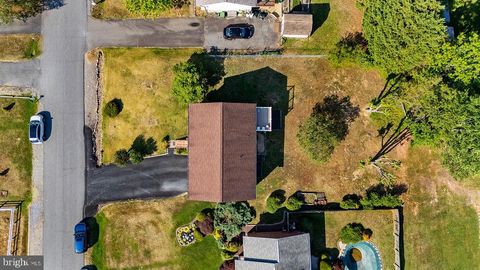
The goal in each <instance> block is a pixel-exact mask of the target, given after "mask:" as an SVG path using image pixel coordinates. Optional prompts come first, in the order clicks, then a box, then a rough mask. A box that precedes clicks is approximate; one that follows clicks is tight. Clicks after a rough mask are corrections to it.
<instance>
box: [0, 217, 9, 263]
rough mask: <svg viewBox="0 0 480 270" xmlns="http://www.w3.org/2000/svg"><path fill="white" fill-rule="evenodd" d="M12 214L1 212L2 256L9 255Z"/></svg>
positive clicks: (0, 244) (0, 248)
mask: <svg viewBox="0 0 480 270" xmlns="http://www.w3.org/2000/svg"><path fill="white" fill-rule="evenodd" d="M9 224H10V212H7V211H0V256H2V255H3V256H4V255H6V254H7V244H8V231H9Z"/></svg>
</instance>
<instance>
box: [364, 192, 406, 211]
mask: <svg viewBox="0 0 480 270" xmlns="http://www.w3.org/2000/svg"><path fill="white" fill-rule="evenodd" d="M360 204H361V205H362V207H363V209H374V208H376V207H380V208H381V207H386V208H396V207H400V206H402V205H403V201H402V199H401V198H400V196H398V195H394V194H390V193H385V194H379V193H375V192H371V193H369V194H367V197H365V198H362V199H361V200H360Z"/></svg>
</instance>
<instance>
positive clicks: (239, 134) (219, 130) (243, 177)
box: [188, 102, 257, 202]
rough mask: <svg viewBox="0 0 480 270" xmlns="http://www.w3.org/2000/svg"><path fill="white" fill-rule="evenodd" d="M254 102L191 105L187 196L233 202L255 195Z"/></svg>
mask: <svg viewBox="0 0 480 270" xmlns="http://www.w3.org/2000/svg"><path fill="white" fill-rule="evenodd" d="M256 128H257V116H256V104H254V103H224V102H218V103H197V104H191V105H190V106H189V108H188V153H189V154H188V198H189V199H190V200H197V201H209V202H231V201H246V200H252V199H255V198H256V184H257V133H256Z"/></svg>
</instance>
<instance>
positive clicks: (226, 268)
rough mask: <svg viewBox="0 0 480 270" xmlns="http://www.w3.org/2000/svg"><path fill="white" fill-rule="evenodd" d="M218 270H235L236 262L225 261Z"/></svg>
mask: <svg viewBox="0 0 480 270" xmlns="http://www.w3.org/2000/svg"><path fill="white" fill-rule="evenodd" d="M218 270H235V261H234V260H228V261H224V262H223V263H222V265H220V268H219V269H218Z"/></svg>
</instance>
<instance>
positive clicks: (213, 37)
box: [203, 17, 280, 51]
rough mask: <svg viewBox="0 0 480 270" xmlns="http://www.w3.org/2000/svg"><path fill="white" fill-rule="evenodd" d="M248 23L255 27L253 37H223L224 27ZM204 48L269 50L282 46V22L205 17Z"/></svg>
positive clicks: (270, 19)
mask: <svg viewBox="0 0 480 270" xmlns="http://www.w3.org/2000/svg"><path fill="white" fill-rule="evenodd" d="M241 23H248V24H252V25H253V26H254V27H255V32H254V34H253V37H251V38H250V39H236V40H226V39H224V38H223V29H224V28H225V27H226V26H227V25H230V24H241ZM204 32H205V43H204V45H203V46H204V48H205V49H207V50H211V49H220V50H223V49H231V50H255V51H261V50H267V49H270V50H271V49H278V48H279V47H280V23H279V22H277V21H275V20H274V19H272V18H271V17H270V18H268V19H264V20H262V19H259V18H246V17H235V18H227V19H222V18H206V19H205V31H204Z"/></svg>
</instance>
